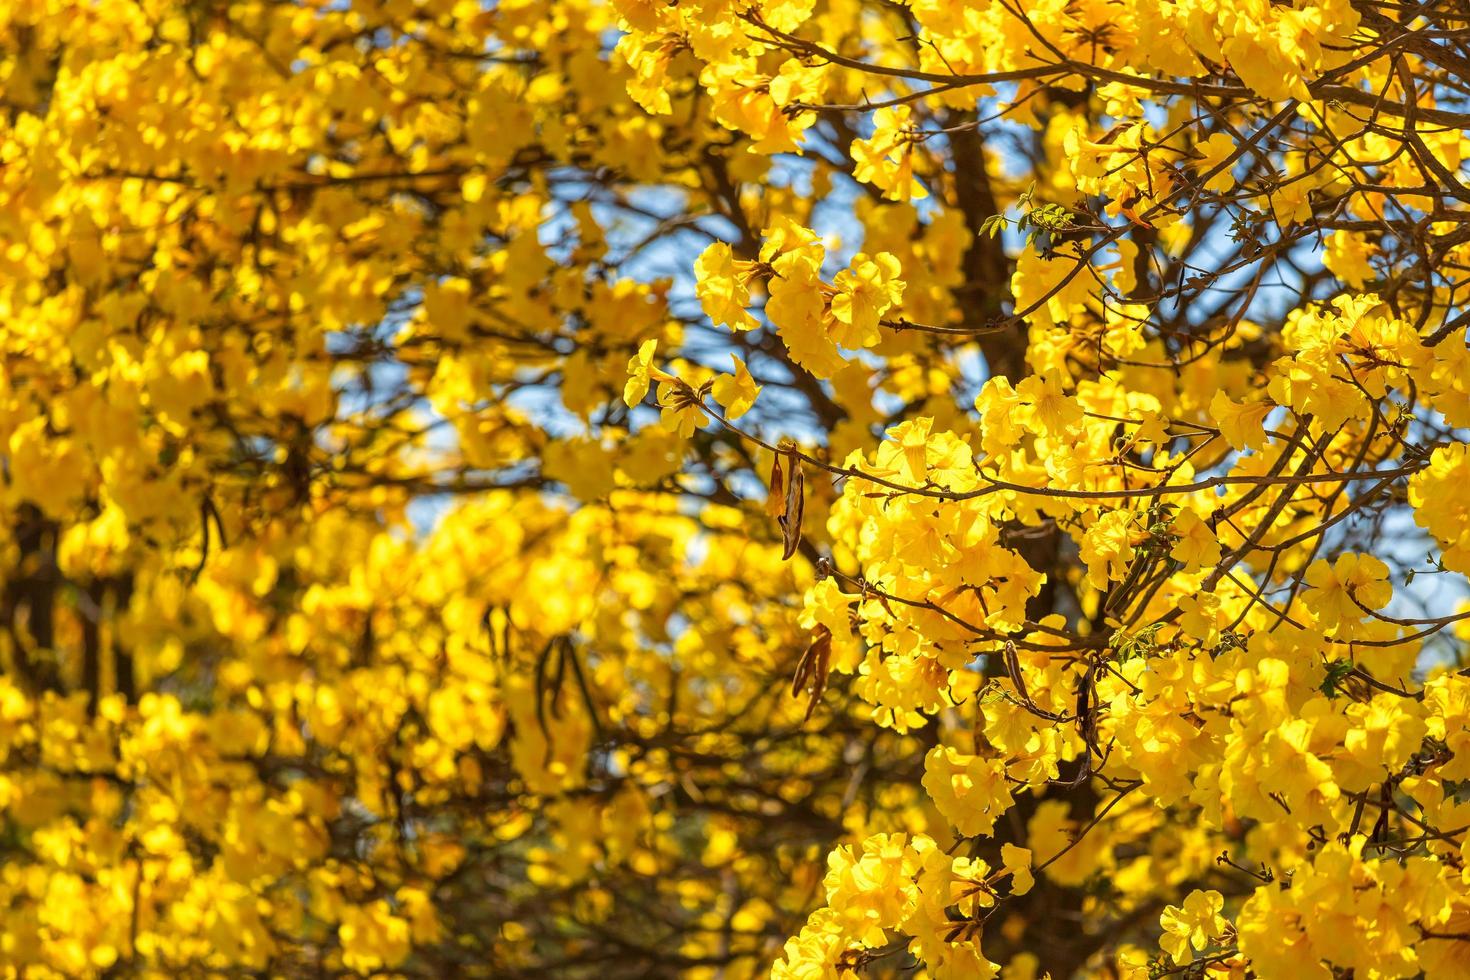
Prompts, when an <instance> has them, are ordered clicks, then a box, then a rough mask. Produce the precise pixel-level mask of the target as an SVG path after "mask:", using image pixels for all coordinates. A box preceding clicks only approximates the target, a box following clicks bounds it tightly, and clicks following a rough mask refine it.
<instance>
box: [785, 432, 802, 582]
mask: <svg viewBox="0 0 1470 980" xmlns="http://www.w3.org/2000/svg"><path fill="white" fill-rule="evenodd" d="M787 465H788V467H789V468H790V470H791V472H790V474H789V475H788V477H787V482H786V508H785V511H784V513H782V515H781V517H780V522H781V537H782V540H783V542H784V543H785V548H784V550H783V551H782V553H781V560H782V561H786V560H788V559H789V558H790V557H791V556H792V555H794V554H796V546H797V545H799V544H801V512H802V509H803V507H805V506H806V478H805V477H804V476H803V475H802V472H801V467H800V465H799V464H798V463H797V460H796V453H795V452H792V453H791V454H790V457H789V459H788V462H787Z"/></svg>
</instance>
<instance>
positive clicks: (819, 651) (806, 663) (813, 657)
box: [791, 625, 832, 718]
mask: <svg viewBox="0 0 1470 980" xmlns="http://www.w3.org/2000/svg"><path fill="white" fill-rule="evenodd" d="M831 669H832V631H831V630H829V629H827V627H825V626H821V625H819V626H817V628H816V629H815V630H813V631H812V642H811V646H809V647H807V648H806V653H803V654H802V655H801V660H799V661H797V664H796V674H795V676H794V677H792V678H791V696H792V697H794V698H795V697H800V696H801V692H802V691H803V690H805V691H806V692H807V693H808V696H809V700H808V701H807V705H806V717H807V718H810V717H811V716H812V712H813V711H815V710H816V709H817V702H819V701H821V700H822V692H824V691H826V690H827V675H828V673H830V672H831Z"/></svg>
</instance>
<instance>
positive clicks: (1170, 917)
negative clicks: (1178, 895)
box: [1159, 890, 1226, 964]
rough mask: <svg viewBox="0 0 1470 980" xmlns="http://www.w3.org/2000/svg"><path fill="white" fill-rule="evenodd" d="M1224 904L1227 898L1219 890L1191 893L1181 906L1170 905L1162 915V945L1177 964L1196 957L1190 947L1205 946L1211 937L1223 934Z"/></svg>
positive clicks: (1160, 942) (1160, 919)
mask: <svg viewBox="0 0 1470 980" xmlns="http://www.w3.org/2000/svg"><path fill="white" fill-rule="evenodd" d="M1224 907H1225V898H1224V896H1222V895H1221V894H1220V893H1219V892H1217V891H1199V890H1195V891H1192V892H1190V893H1189V895H1188V896H1187V897H1186V898H1185V899H1184V906H1183V907H1182V908H1181V907H1179V906H1177V905H1170V906H1168V907H1166V908H1165V909H1164V911H1163V914H1161V915H1160V916H1159V925H1161V926H1163V928H1164V936H1163V938H1162V939H1160V940H1159V945H1160V946H1162V947H1163V949H1164V952H1166V953H1168V954H1169V955H1170V956H1172V957H1173V958H1174V962H1175V963H1179V964H1184V963H1188V962H1189V961H1190V960H1192V959H1194V955H1193V953H1191V952H1190V947H1193V948H1194V949H1204V948H1205V947H1206V946H1207V945H1209V942H1210V940H1211V939H1214V938H1216V937H1218V936H1220V935H1221V934H1222V933H1224V931H1225V925H1226V922H1225V917H1224V916H1222V915H1221V914H1220V910H1221V909H1222V908H1224Z"/></svg>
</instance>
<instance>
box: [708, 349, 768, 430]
mask: <svg viewBox="0 0 1470 980" xmlns="http://www.w3.org/2000/svg"><path fill="white" fill-rule="evenodd" d="M730 360H732V361H734V362H735V373H734V374H733V375H731V374H722V375H720V376H719V377H718V378H716V379H715V383H714V388H713V389H712V393H713V394H714V396H715V401H717V402H719V403H720V404H721V405H722V406H724V409H725V418H727V419H730V420H731V421H734V420H735V419H738V418H739V417H740V416H742V415H744V414H745V413H746V412H748V411H750V406H752V405H754V404H755V399H756V396H757V395H759V394H760V391H761V387H760V385H758V384H756V383H755V379H754V378H752V377H751V376H750V371H749V370H747V369H746V367H745V362H744V361H742V360H741V359H740V358H738V357H736V356H735V355H734V354H731V355H730Z"/></svg>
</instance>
